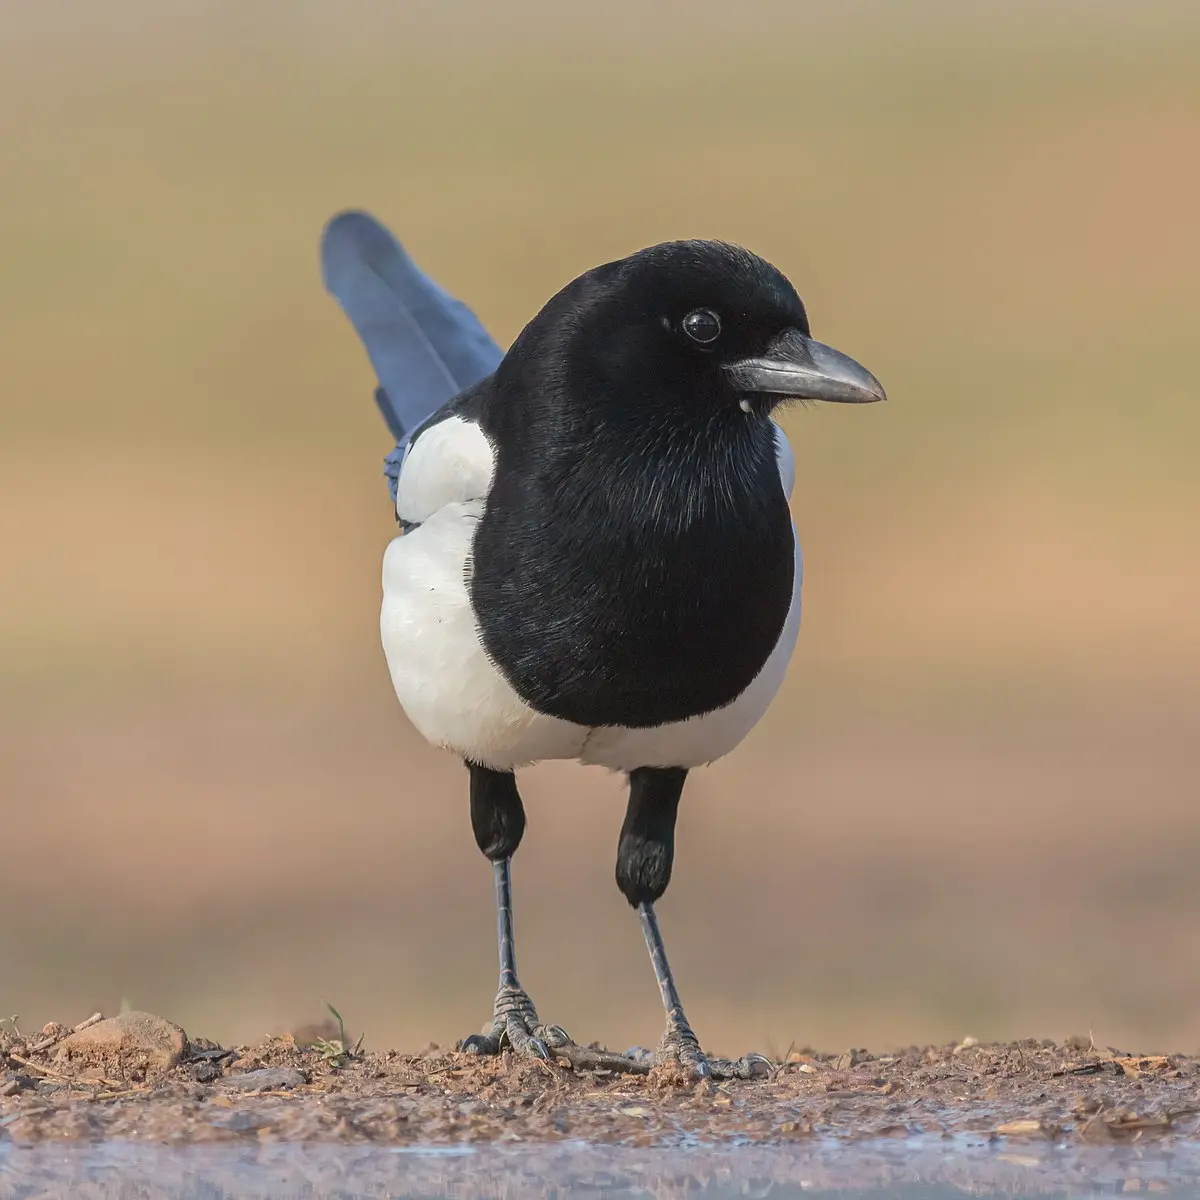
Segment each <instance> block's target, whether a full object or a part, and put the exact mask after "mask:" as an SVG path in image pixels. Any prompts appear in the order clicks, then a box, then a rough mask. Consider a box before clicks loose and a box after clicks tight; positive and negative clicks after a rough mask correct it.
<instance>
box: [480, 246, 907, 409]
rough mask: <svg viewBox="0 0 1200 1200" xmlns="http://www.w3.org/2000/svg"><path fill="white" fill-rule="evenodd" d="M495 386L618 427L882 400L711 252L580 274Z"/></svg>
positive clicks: (801, 317) (736, 254)
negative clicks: (788, 405) (792, 402)
mask: <svg viewBox="0 0 1200 1200" xmlns="http://www.w3.org/2000/svg"><path fill="white" fill-rule="evenodd" d="M505 377H508V378H510V379H512V380H513V382H516V381H517V380H518V379H519V381H520V386H521V390H522V391H523V392H524V393H525V394H527V395H529V394H531V393H535V392H537V393H540V394H542V395H545V396H546V397H547V399H549V398H551V397H553V398H554V402H556V403H558V404H562V403H565V404H567V405H569V406H571V407H572V408H575V409H582V410H585V411H587V412H590V413H592V414H594V415H595V416H596V417H598V418H600V419H608V420H613V421H620V423H622V424H625V423H626V421H629V422H639V421H641V422H644V421H647V420H651V419H657V420H661V418H662V417H668V418H669V419H670V420H671V421H672V422H685V423H689V424H692V423H695V422H700V423H703V424H705V425H710V424H711V423H712V422H713V420H714V418H715V419H717V420H718V421H719V422H720V423H721V424H724V423H725V422H727V421H728V422H735V421H745V420H746V419H747V418H750V419H752V420H753V419H754V418H759V419H762V418H765V416H766V415H767V414H768V413H769V412H770V411H771V410H772V409H773V408H774V407H775V405H776V404H778V403H779V402H780V401H782V400H785V399H789V398H791V399H803V400H833V401H849V402H865V401H872V400H882V399H883V398H884V393H883V389H882V387H880V385H879V383H878V381H877V380H876V379H875V378H874V376H872V375H871V374H870V372H868V371H866V370H865V369H864V368H862V367H861V366H859V365H858V364H857V363H856V362H854V361H853V359H850V358H847V357H846V356H845V355H843V354H840V353H839V352H838V351H836V350H833V349H831V348H830V347H828V346H824V345H822V344H821V343H820V342H816V341H814V340H813V339H812V338H811V337H810V335H809V326H808V315H807V313H806V312H805V310H804V304H803V303H802V301H801V300H800V297H799V296H798V295H797V294H796V289H795V288H794V287H792V285H791V283H789V282H788V280H787V278H786V277H785V276H784V275H783V274H782V273H781V272H780V271H779V270H777V269H776V268H775V267H773V266H772V265H771V264H770V263H768V262H766V261H765V260H764V259H762V258H759V257H758V256H757V255H755V254H751V253H750V252H749V251H748V250H743V249H742V248H741V247H738V246H732V245H728V244H726V243H724V242H713V241H678V242H664V243H662V244H660V245H657V246H651V247H649V248H648V249H645V250H641V251H638V252H637V253H636V254H632V255H630V256H629V257H628V258H623V259H620V260H618V261H616V262H611V263H606V264H604V265H603V266H600V267H596V268H595V269H593V270H591V271H588V272H587V273H586V274H584V275H581V276H580V277H579V278H578V279H576V280H574V281H573V282H572V283H570V284H568V285H567V286H566V287H565V288H563V290H562V291H561V292H559V293H558V294H557V295H556V296H554V297H553V298H552V299H551V300H550V301H549V302H548V303H547V304H546V306H545V307H544V308H543V309H542V311H541V312H540V313H539V314H538V315H537V316H536V317H535V318H534V319H533V321H531V322H530V323H529V325H528V326H527V327H526V328H525V330H524V331H523V332H522V334H521V336H520V337H519V338H518V339H517V341H516V342H515V343H514V345H513V347H512V349H511V350H510V351H509V353H508V355H507V356H506V358H505V362H504V363H503V364H502V365H501V368H500V372H499V374H498V380H499V381H500V382H501V384H502V385H503V383H504V380H505Z"/></svg>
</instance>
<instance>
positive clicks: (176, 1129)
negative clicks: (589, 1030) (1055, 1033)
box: [0, 1012, 1200, 1146]
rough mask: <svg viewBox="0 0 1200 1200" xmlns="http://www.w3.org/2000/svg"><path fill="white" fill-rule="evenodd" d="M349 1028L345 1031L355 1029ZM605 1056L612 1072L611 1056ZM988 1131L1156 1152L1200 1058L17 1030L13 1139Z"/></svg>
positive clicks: (149, 1028) (6, 1034) (167, 1028)
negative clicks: (711, 1051) (553, 1058)
mask: <svg viewBox="0 0 1200 1200" xmlns="http://www.w3.org/2000/svg"><path fill="white" fill-rule="evenodd" d="M335 1030H336V1036H335ZM591 1049H593V1050H595V1051H596V1052H597V1053H596V1054H595V1055H594V1056H593V1057H592V1059H591V1061H592V1062H593V1063H597V1064H603V1062H604V1061H605V1059H604V1053H603V1052H602V1048H600V1047H592V1048H591ZM943 1132H944V1133H963V1132H966V1133H973V1134H976V1135H978V1136H979V1137H980V1138H983V1139H1011V1140H1013V1141H1014V1142H1016V1141H1020V1140H1023V1139H1024V1140H1026V1141H1028V1140H1029V1139H1045V1140H1054V1141H1058V1140H1064V1139H1066V1140H1073V1141H1078V1142H1081V1143H1095V1142H1116V1143H1129V1142H1137V1141H1140V1140H1144V1139H1147V1138H1163V1137H1174V1138H1195V1137H1197V1136H1200V1059H1197V1058H1193V1057H1188V1056H1183V1055H1143V1056H1138V1055H1129V1054H1123V1053H1120V1052H1118V1051H1116V1050H1113V1049H1107V1050H1103V1051H1101V1050H1099V1049H1097V1048H1096V1047H1095V1046H1093V1045H1092V1044H1091V1043H1090V1041H1089V1040H1087V1039H1072V1040H1071V1041H1070V1042H1068V1043H1067V1044H1065V1045H1059V1044H1055V1043H1053V1042H1049V1041H1038V1040H1034V1039H1026V1040H1024V1041H1020V1042H1013V1043H1005V1044H998V1045H987V1044H982V1043H979V1042H976V1041H975V1040H974V1039H971V1038H968V1039H965V1040H963V1041H961V1042H956V1043H953V1044H951V1045H947V1046H929V1047H916V1046H914V1047H909V1048H907V1049H903V1050H898V1051H895V1052H894V1053H891V1054H872V1053H869V1052H867V1051H865V1050H860V1049H851V1050H846V1051H843V1052H841V1053H834V1054H822V1053H817V1052H815V1051H811V1050H791V1051H789V1052H788V1053H787V1054H786V1055H785V1056H783V1058H782V1059H780V1060H778V1061H776V1063H775V1064H774V1069H773V1070H772V1072H771V1073H770V1075H769V1076H768V1077H767V1078H765V1079H761V1080H747V1081H733V1082H729V1083H722V1084H713V1083H710V1082H704V1083H700V1084H692V1083H688V1082H686V1081H683V1080H681V1079H679V1078H678V1077H677V1076H675V1075H673V1074H671V1073H668V1072H663V1071H658V1070H652V1071H650V1072H649V1074H645V1075H631V1074H624V1073H617V1072H615V1071H613V1070H611V1069H610V1068H607V1067H605V1066H603V1065H593V1066H591V1067H589V1068H586V1069H581V1068H580V1067H579V1066H571V1065H568V1064H566V1063H565V1062H556V1063H542V1062H528V1061H524V1060H517V1059H515V1058H513V1057H512V1056H508V1055H506V1056H504V1057H503V1058H499V1059H478V1058H472V1057H469V1056H466V1055H462V1054H459V1053H456V1052H454V1051H447V1050H442V1049H439V1048H437V1047H432V1046H431V1047H430V1048H428V1049H427V1050H425V1051H424V1052H422V1053H420V1054H401V1053H399V1052H397V1051H394V1050H390V1051H386V1052H382V1053H379V1052H371V1051H365V1050H364V1049H363V1048H362V1039H361V1038H359V1039H358V1041H357V1042H352V1041H351V1040H350V1038H349V1037H348V1036H347V1034H346V1032H345V1028H344V1026H343V1024H342V1022H341V1020H340V1018H338V1021H337V1023H336V1026H335V1027H334V1028H332V1029H331V1028H328V1027H318V1028H316V1029H309V1030H298V1031H297V1033H296V1034H286V1035H284V1036H281V1037H274V1038H269V1039H268V1040H266V1041H265V1042H263V1043H261V1044H260V1045H256V1046H235V1047H223V1046H219V1045H217V1044H216V1043H214V1042H211V1041H208V1040H206V1039H204V1038H188V1037H187V1035H186V1034H185V1033H184V1031H183V1030H182V1029H180V1028H179V1027H178V1026H177V1025H173V1024H172V1023H171V1022H169V1021H166V1020H164V1019H163V1018H161V1017H156V1016H153V1015H151V1014H147V1013H137V1012H132V1013H123V1014H121V1015H120V1016H118V1017H112V1018H108V1019H104V1018H102V1017H101V1016H100V1014H95V1015H94V1016H92V1017H89V1018H88V1019H87V1020H86V1021H81V1022H80V1023H79V1024H78V1025H76V1026H74V1027H73V1028H68V1027H66V1026H61V1025H48V1026H46V1028H45V1029H43V1030H41V1031H40V1032H39V1033H38V1034H36V1035H33V1036H25V1035H23V1034H22V1033H21V1032H20V1030H19V1027H18V1026H17V1025H16V1024H15V1023H13V1022H12V1021H6V1022H4V1023H2V1024H0V1138H9V1139H13V1140H16V1141H22V1142H33V1141H39V1140H43V1139H49V1138H58V1139H62V1138H68V1139H69V1138H77V1139H100V1138H131V1139H150V1140H155V1141H166V1142H170V1143H184V1142H208V1141H218V1140H229V1139H237V1138H245V1137H251V1138H254V1139H258V1140H260V1141H271V1140H339V1141H354V1142H383V1143H417V1142H421V1143H441V1142H462V1141H469V1142H486V1141H495V1142H514V1141H531V1140H532V1141H555V1140H561V1139H565V1138H572V1139H586V1140H588V1141H592V1142H596V1143H614V1144H626V1145H634V1146H649V1145H670V1144H676V1143H679V1142H680V1141H682V1140H684V1139H702V1140H706V1141H710V1142H714V1143H720V1142H725V1141H730V1140H733V1139H736V1140H738V1141H740V1142H752V1143H782V1142H787V1141H789V1140H792V1139H796V1138H809V1137H813V1136H832V1137H838V1138H846V1139H861V1138H871V1137H899V1136H906V1135H909V1134H913V1133H926V1134H930V1133H934V1134H936V1133H943Z"/></svg>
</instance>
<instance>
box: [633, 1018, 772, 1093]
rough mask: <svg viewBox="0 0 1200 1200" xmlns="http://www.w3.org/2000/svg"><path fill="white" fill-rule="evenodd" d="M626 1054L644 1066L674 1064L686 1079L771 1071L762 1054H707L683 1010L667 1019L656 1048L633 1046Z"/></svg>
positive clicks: (759, 1075)
mask: <svg viewBox="0 0 1200 1200" xmlns="http://www.w3.org/2000/svg"><path fill="white" fill-rule="evenodd" d="M626 1057H628V1058H629V1059H630V1060H632V1061H633V1062H635V1063H637V1064H639V1065H640V1066H642V1067H643V1068H649V1067H675V1068H677V1069H679V1070H681V1071H682V1072H683V1073H684V1074H685V1075H687V1077H688V1078H689V1079H694V1080H701V1079H717V1080H721V1079H765V1078H766V1077H767V1075H769V1074H770V1073H771V1071H772V1069H773V1068H772V1066H771V1061H770V1059H767V1058H764V1057H763V1056H762V1055H761V1054H747V1055H745V1056H744V1057H742V1058H736V1059H734V1058H709V1056H708V1055H707V1054H705V1053H704V1051H703V1050H701V1049H700V1042H699V1040H698V1039H697V1037H696V1035H695V1034H694V1033H693V1032H692V1027H691V1026H690V1025H689V1024H688V1023H687V1020H686V1018H685V1017H684V1016H683V1014H682V1013H679V1014H675V1013H672V1014H671V1016H670V1017H669V1018H668V1019H667V1031H666V1033H664V1034H663V1037H662V1041H661V1042H659V1044H658V1049H657V1050H653V1051H652V1050H646V1049H644V1048H643V1047H641V1046H634V1047H633V1049H631V1050H629V1051H627V1054H626Z"/></svg>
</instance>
